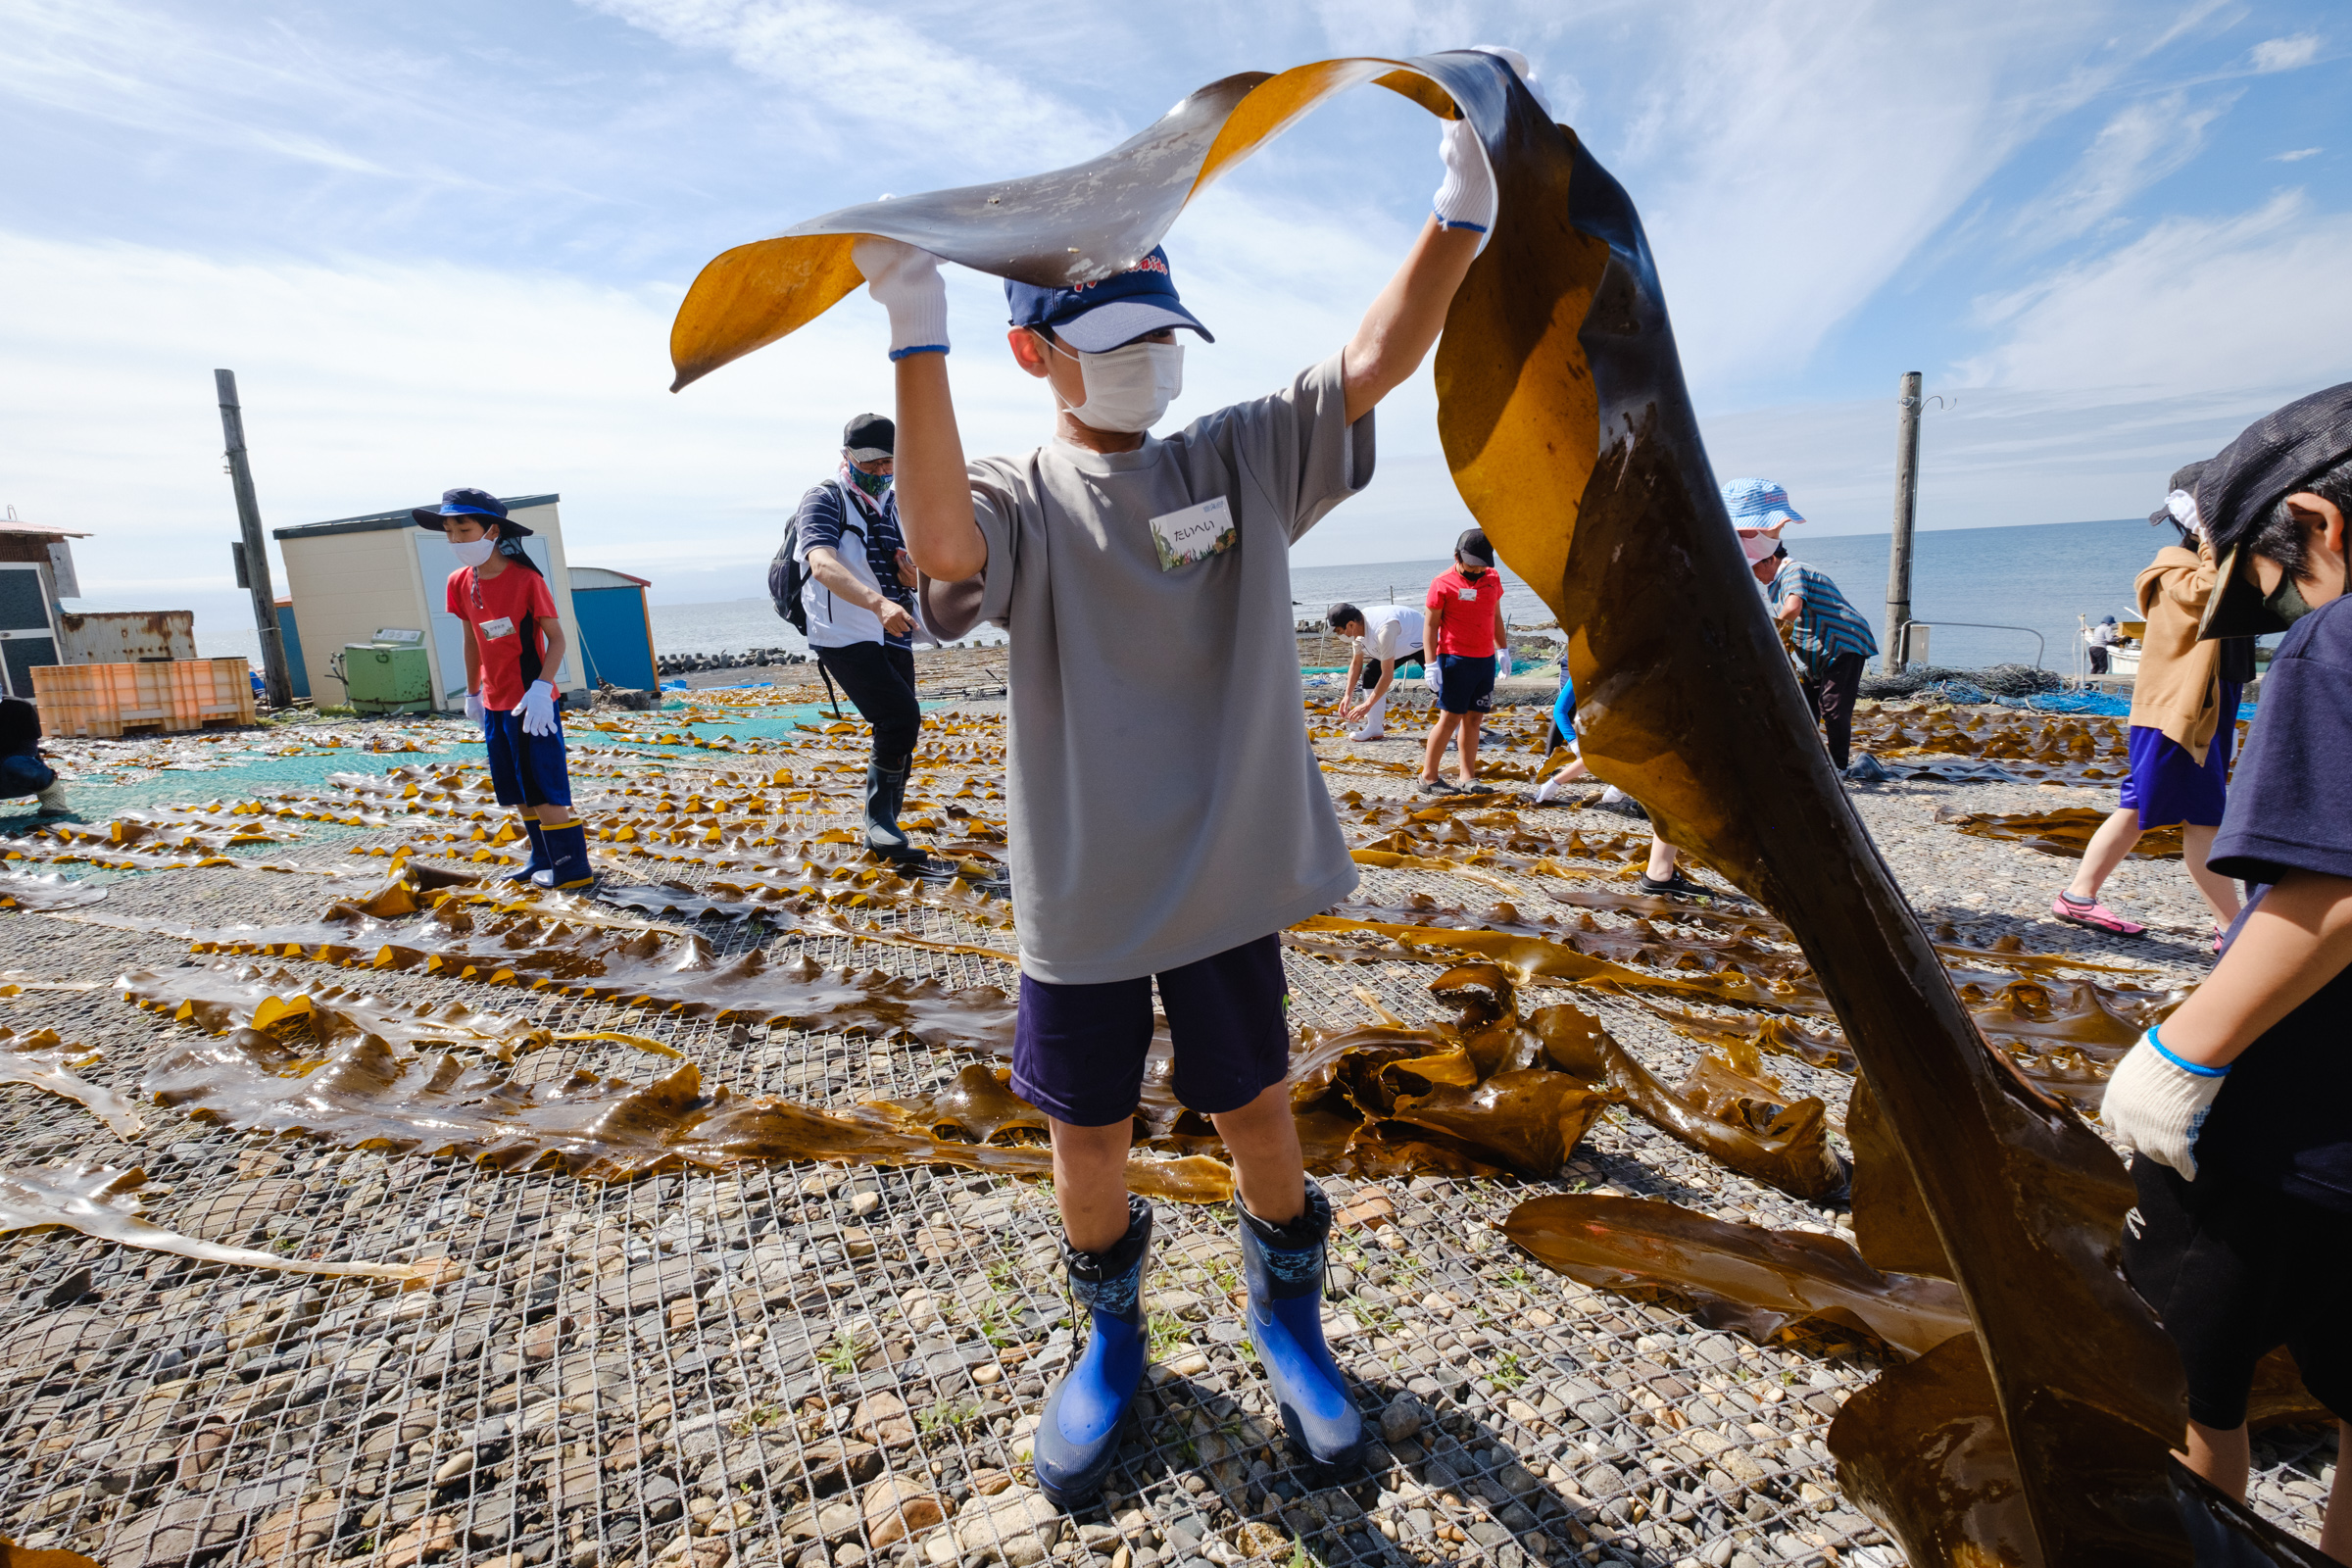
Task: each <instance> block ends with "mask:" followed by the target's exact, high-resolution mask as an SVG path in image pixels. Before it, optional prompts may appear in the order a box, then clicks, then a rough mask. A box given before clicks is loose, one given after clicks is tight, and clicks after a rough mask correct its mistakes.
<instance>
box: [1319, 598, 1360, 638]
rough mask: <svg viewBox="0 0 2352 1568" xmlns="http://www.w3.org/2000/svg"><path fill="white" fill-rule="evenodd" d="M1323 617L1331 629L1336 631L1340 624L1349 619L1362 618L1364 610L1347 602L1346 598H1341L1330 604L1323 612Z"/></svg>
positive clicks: (1345, 622)
mask: <svg viewBox="0 0 2352 1568" xmlns="http://www.w3.org/2000/svg"><path fill="white" fill-rule="evenodd" d="M1323 618H1324V620H1326V621H1327V622H1329V623H1330V625H1331V629H1332V630H1333V631H1338V630H1339V629H1340V628H1341V627H1342V626H1345V625H1347V624H1348V622H1349V621H1351V620H1361V619H1363V618H1364V613H1363V612H1362V611H1360V610H1358V609H1356V608H1355V607H1354V606H1353V605H1351V604H1349V603H1348V601H1347V600H1345V599H1343V600H1341V601H1340V602H1339V603H1338V604H1336V605H1334V606H1332V607H1331V608H1330V609H1329V610H1326V611H1325V612H1323Z"/></svg>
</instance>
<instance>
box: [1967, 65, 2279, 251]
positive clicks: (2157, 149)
mask: <svg viewBox="0 0 2352 1568" xmlns="http://www.w3.org/2000/svg"><path fill="white" fill-rule="evenodd" d="M2234 102H2236V98H2235V96H2234V95H2232V96H2231V97H2229V98H2228V99H2224V100H2222V101H2219V102H2215V103H2210V104H2206V105H2204V106H2202V107H2200V108H2195V109H2192V108H2190V107H2189V104H2188V94H2187V93H2185V92H2175V93H2167V94H2166V95H2165V96H2163V97H2162V98H2153V99H2143V100H2141V101H2140V102H2138V103H2134V104H2128V105H2126V106H2125V107H2124V108H2122V109H2120V110H2118V111H2117V112H2116V113H2115V114H2114V115H2113V116H2112V117H2111V118H2110V119H2109V120H2108V122H2107V123H2106V124H2105V125H2103V126H2101V127H2100V128H2099V133H2098V135H2097V136H2095V137H2093V138H2092V140H2091V144H2090V146H2089V147H2088V148H2086V149H2085V150H2084V151H2083V154H2082V161H2081V162H2079V163H2078V164H2077V165H2076V166H2075V168H2074V169H2073V171H2071V172H2069V173H2068V175H2067V176H2066V178H2064V179H2063V180H2061V181H2060V182H2059V183H2058V184H2057V185H2056V186H2054V187H2052V189H2051V190H2050V191H2049V192H2048V193H2047V194H2046V195H2044V196H2042V197H2040V198H2039V199H2037V200H2035V201H2033V202H2029V203H2028V204H2026V206H2025V207H2024V208H2022V209H2021V210H2020V211H2019V213H2018V215H2017V218H2016V219H2015V220H2014V221H2012V222H2011V223H2010V225H2009V232H2010V233H2011V234H2012V235H2015V236H2018V237H2021V238H2023V239H2025V240H2027V241H2028V242H2030V243H2032V244H2034V245H2037V246H2038V245H2050V244H2055V243H2056V242H2058V241H2059V240H2062V239H2072V238H2075V237H2076V236H2077V235H2081V234H2086V233H2088V232H2090V231H2091V230H2092V229H2093V228H2095V227H2097V226H2098V225H2099V224H2100V223H2102V222H2104V221H2106V220H2107V219H2108V218H2109V217H2110V216H2111V215H2113V214H2114V213H2115V212H2116V211H2117V210H2118V209H2119V208H2121V207H2122V206H2123V205H2124V204H2125V203H2126V202H2128V201H2130V200H2131V198H2132V197H2134V196H2136V195H2138V194H2139V193H2140V192H2141V191H2143V190H2145V189H2147V188H2148V187H2149V186H2150V185H2153V184H2155V183H2156V182H2157V181H2158V180H2160V179H2162V178H2164V177H2165V176H2166V175H2167V174H2171V173H2174V172H2178V171H2179V170H2180V169H2182V168H2184V167H2185V166H2186V165H2187V164H2188V162H2189V161H2190V160H2191V159H2193V158H2195V157H2196V156H2197V154H2198V153H2200V152H2202V151H2203V150H2204V147H2205V129H2206V127H2207V126H2208V125H2210V124H2212V123H2214V122H2215V121H2216V120H2218V119H2220V118H2221V117H2222V115H2223V114H2225V113H2226V112H2227V111H2228V110H2229V106H2230V105H2231V104H2232V103H2234Z"/></svg>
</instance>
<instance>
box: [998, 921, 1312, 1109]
mask: <svg viewBox="0 0 2352 1568" xmlns="http://www.w3.org/2000/svg"><path fill="white" fill-rule="evenodd" d="M1157 978H1158V980H1159V1005H1160V1006H1161V1007H1163V1008H1164V1009H1166V1011H1167V1014H1168V1034H1169V1037H1170V1039H1171V1041H1172V1043H1173V1045H1174V1047H1175V1053H1176V1062H1175V1068H1176V1070H1175V1076H1174V1080H1173V1083H1172V1085H1171V1087H1172V1088H1173V1089H1174V1090H1175V1092H1176V1098H1177V1099H1178V1100H1179V1101H1181V1102H1182V1103H1184V1104H1185V1106H1186V1107H1187V1108H1188V1109H1192V1110H1196V1111H1199V1112H1200V1113H1201V1114H1202V1115H1204V1116H1215V1115H1220V1114H1222V1113H1223V1112H1225V1111H1229V1110H1239V1109H1241V1108H1242V1107H1243V1106H1244V1105H1247V1104H1248V1103H1250V1102H1251V1101H1252V1100H1255V1099H1256V1098H1257V1097H1258V1096H1259V1095H1261V1094H1263V1093H1265V1091H1266V1090H1267V1089H1268V1088H1270V1087H1271V1086H1273V1085H1275V1084H1278V1083H1280V1082H1282V1081H1283V1079H1284V1078H1286V1077H1288V1076H1289V1075H1290V1070H1291V1024H1290V1015H1289V1010H1288V1009H1289V1005H1290V985H1289V982H1288V981H1286V980H1285V979H1284V978H1283V973H1282V942H1281V939H1280V938H1279V937H1276V936H1262V937H1259V938H1258V939H1257V940H1256V941H1254V942H1245V943H1243V944H1242V945H1241V946H1240V947H1238V948H1228V949H1226V950H1225V951H1224V952H1223V953H1220V954H1216V955H1214V956H1211V957H1206V958H1202V959H1201V960H1200V961H1199V962H1197V963H1188V964H1186V965H1185V966H1184V967H1183V968H1181V969H1170V970H1167V971H1166V972H1165V973H1163V974H1161V975H1159V976H1158V977H1157ZM1152 979H1153V977H1152V976H1151V975H1138V976H1137V977H1136V978H1134V979H1133V980H1106V981H1104V982H1103V983H1102V984H1100V985H1091V986H1086V985H1078V986H1057V985H1054V984H1052V983H1050V982H1048V981H1044V980H1032V979H1030V978H1029V977H1028V976H1027V975H1023V976H1021V1005H1020V1011H1019V1014H1018V1016H1017V1018H1016V1020H1015V1022H1014V1024H1013V1034H1012V1092H1013V1093H1014V1094H1016V1095H1019V1096H1020V1097H1021V1098H1022V1099H1023V1100H1026V1101H1027V1102H1029V1103H1031V1104H1032V1105H1035V1106H1036V1107H1037V1108H1038V1109H1040V1110H1042V1111H1044V1112H1045V1113H1046V1114H1047V1115H1049V1116H1052V1117H1053V1118H1054V1120H1056V1121H1065V1122H1068V1123H1069V1124H1070V1125H1071V1126H1073V1127H1108V1126H1110V1125H1111V1124H1112V1123H1114V1122H1121V1121H1125V1120H1126V1119H1127V1118H1128V1117H1130V1116H1132V1115H1134V1114H1135V1106H1136V1102H1137V1101H1138V1100H1139V1099H1140V1098H1141V1097H1142V1095H1143V1089H1144V1057H1145V1056H1146V1054H1149V1053H1150V1051H1151V1049H1152Z"/></svg>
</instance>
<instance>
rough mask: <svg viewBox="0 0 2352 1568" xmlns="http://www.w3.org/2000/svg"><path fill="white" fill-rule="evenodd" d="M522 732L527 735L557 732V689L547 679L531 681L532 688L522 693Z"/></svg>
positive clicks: (520, 711) (520, 710)
mask: <svg viewBox="0 0 2352 1568" xmlns="http://www.w3.org/2000/svg"><path fill="white" fill-rule="evenodd" d="M516 711H518V712H519V713H521V714H522V732H523V733H524V734H525V735H553V734H555V733H556V689H555V687H553V686H551V685H549V684H548V683H547V682H546V681H543V680H535V681H533V682H531V689H530V690H529V691H527V692H524V693H523V694H522V707H521V708H519V709H518V710H516Z"/></svg>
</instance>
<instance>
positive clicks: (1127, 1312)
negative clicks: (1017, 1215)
mask: <svg viewBox="0 0 2352 1568" xmlns="http://www.w3.org/2000/svg"><path fill="white" fill-rule="evenodd" d="M1151 1253H1152V1205H1151V1204H1149V1203H1147V1202H1145V1201H1143V1200H1142V1199H1140V1198H1137V1197H1135V1196H1133V1195H1132V1194H1131V1195H1129V1197H1128V1199H1127V1234H1126V1235H1124V1236H1122V1237H1120V1238H1119V1239H1118V1241H1117V1242H1116V1243H1114V1244H1112V1246H1111V1247H1110V1248H1109V1249H1108V1250H1105V1251H1101V1252H1081V1251H1079V1250H1076V1249H1074V1248H1072V1247H1071V1246H1070V1244H1069V1243H1068V1242H1067V1241H1066V1240H1065V1241H1064V1242H1063V1243H1062V1244H1061V1259H1062V1261H1063V1262H1064V1263H1066V1264H1067V1265H1068V1266H1069V1271H1070V1295H1071V1296H1072V1297H1073V1298H1074V1299H1076V1300H1077V1302H1078V1305H1079V1306H1081V1307H1082V1308H1084V1309H1085V1310H1086V1312H1087V1314H1088V1316H1089V1317H1090V1318H1092V1319H1093V1332H1092V1333H1091V1334H1089V1335H1088V1337H1087V1341H1086V1348H1085V1349H1084V1350H1082V1351H1080V1352H1079V1355H1078V1361H1077V1364H1076V1365H1074V1366H1072V1367H1071V1368H1070V1369H1069V1371H1067V1372H1065V1373H1063V1374H1062V1378H1061V1381H1060V1382H1059V1383H1056V1384H1054V1391H1053V1392H1052V1393H1051V1394H1049V1395H1047V1396H1046V1408H1045V1413H1044V1414H1043V1415H1041V1416H1040V1417H1038V1422H1037V1441H1036V1446H1035V1447H1034V1448H1033V1449H1032V1450H1031V1457H1032V1458H1033V1459H1034V1461H1035V1462H1036V1465H1037V1488H1038V1490H1039V1491H1040V1492H1043V1493H1044V1494H1045V1495H1046V1496H1047V1498H1048V1499H1050V1500H1051V1501H1052V1502H1053V1503H1054V1506H1055V1507H1057V1508H1061V1509H1065V1510H1075V1509H1079V1508H1083V1507H1085V1506H1086V1505H1087V1504H1088V1503H1089V1502H1091V1501H1093V1500H1094V1496H1095V1494H1096V1493H1097V1492H1100V1491H1101V1490H1102V1488H1103V1477H1104V1476H1106V1475H1108V1474H1109V1473H1110V1464H1111V1460H1112V1459H1113V1458H1115V1457H1116V1456H1117V1454H1118V1447H1119V1429H1120V1427H1122V1426H1123V1425H1125V1424H1126V1419H1127V1407H1128V1406H1129V1405H1131V1404H1133V1403H1134V1402H1135V1391H1136V1389H1137V1388H1138V1387H1139V1386H1140V1385H1141V1384H1142V1383H1143V1380H1144V1362H1145V1360H1146V1359H1147V1356H1146V1347H1145V1341H1146V1335H1145V1332H1144V1269H1145V1267H1146V1266H1147V1264H1148V1263H1149V1262H1150V1260H1151Z"/></svg>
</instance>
